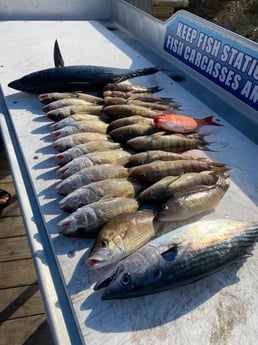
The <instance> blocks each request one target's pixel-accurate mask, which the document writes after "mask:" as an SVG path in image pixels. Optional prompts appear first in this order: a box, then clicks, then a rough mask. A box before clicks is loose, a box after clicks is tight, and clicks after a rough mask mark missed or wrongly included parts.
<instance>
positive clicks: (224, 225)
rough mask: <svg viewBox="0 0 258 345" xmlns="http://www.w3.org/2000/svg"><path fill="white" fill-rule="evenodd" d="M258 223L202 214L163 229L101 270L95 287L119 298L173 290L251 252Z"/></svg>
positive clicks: (107, 296)
mask: <svg viewBox="0 0 258 345" xmlns="http://www.w3.org/2000/svg"><path fill="white" fill-rule="evenodd" d="M257 239H258V224H257V223H245V222H238V221H234V220H228V219H213V220H202V221H198V222H195V223H191V224H188V225H185V226H182V227H179V228H177V229H176V230H173V231H170V232H168V233H166V234H164V235H161V236H159V237H157V238H155V239H153V240H152V241H150V242H148V243H147V244H145V245H144V246H143V247H141V248H140V249H138V250H137V251H135V252H134V253H132V254H130V255H129V256H128V257H127V258H125V259H123V260H122V261H120V262H118V263H117V264H116V265H115V266H114V267H112V269H111V270H109V272H108V273H107V274H106V275H104V276H103V275H102V277H101V278H100V280H99V282H97V283H96V285H95V286H94V290H99V289H102V288H106V289H105V291H104V294H103V296H102V299H104V300H107V299H120V298H129V297H137V296H144V295H150V294H153V293H158V292H161V291H165V290H171V289H175V288H178V287H180V286H184V285H186V284H189V283H192V282H194V281H197V280H199V279H201V278H204V277H207V276H209V275H211V274H213V273H214V272H217V271H219V270H221V269H223V268H225V267H226V266H228V265H230V264H231V263H233V262H235V261H237V260H239V259H240V258H243V257H244V256H246V255H247V254H249V253H250V251H251V249H252V248H253V246H254V244H255V242H256V241H257Z"/></svg>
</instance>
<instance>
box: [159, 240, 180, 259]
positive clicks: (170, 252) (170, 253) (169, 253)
mask: <svg viewBox="0 0 258 345" xmlns="http://www.w3.org/2000/svg"><path fill="white" fill-rule="evenodd" d="M177 253H178V243H173V244H171V246H170V247H169V248H168V249H167V250H165V251H164V252H162V253H161V254H160V255H161V256H162V257H163V259H164V260H165V261H173V260H175V258H176V256H177Z"/></svg>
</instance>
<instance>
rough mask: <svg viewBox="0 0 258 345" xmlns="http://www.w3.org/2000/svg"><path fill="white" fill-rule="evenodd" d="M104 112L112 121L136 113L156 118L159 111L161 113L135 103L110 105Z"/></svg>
mask: <svg viewBox="0 0 258 345" xmlns="http://www.w3.org/2000/svg"><path fill="white" fill-rule="evenodd" d="M103 112H104V114H105V115H107V116H108V117H109V118H110V119H111V121H114V120H117V119H121V118H122V117H127V116H134V115H141V116H145V117H149V118H151V119H154V117H155V116H156V115H157V113H159V112H157V111H154V110H151V109H148V108H145V107H141V106H139V105H133V104H118V105H108V106H106V107H104V108H103Z"/></svg>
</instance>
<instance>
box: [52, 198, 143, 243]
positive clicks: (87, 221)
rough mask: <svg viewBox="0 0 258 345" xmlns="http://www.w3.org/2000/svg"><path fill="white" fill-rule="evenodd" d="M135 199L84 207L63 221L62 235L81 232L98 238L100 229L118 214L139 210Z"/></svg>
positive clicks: (60, 223) (109, 200)
mask: <svg viewBox="0 0 258 345" xmlns="http://www.w3.org/2000/svg"><path fill="white" fill-rule="evenodd" d="M138 206H139V205H138V202H137V201H136V200H135V199H134V198H119V197H118V198H112V199H105V200H101V201H97V202H94V203H92V204H89V205H86V206H82V207H80V208H78V209H77V210H76V211H74V212H73V213H72V214H71V215H69V216H68V217H66V218H65V219H63V220H61V221H60V222H59V223H58V225H59V226H61V227H62V228H63V229H62V230H61V231H60V232H61V233H62V234H65V235H68V236H73V235H76V231H77V230H80V229H81V231H80V233H79V234H80V235H84V236H85V237H96V235H97V233H98V231H99V228H100V227H101V226H102V225H104V224H105V223H106V222H108V221H109V220H110V219H112V218H114V217H115V216H117V215H118V214H122V213H129V212H134V211H136V210H137V208H138Z"/></svg>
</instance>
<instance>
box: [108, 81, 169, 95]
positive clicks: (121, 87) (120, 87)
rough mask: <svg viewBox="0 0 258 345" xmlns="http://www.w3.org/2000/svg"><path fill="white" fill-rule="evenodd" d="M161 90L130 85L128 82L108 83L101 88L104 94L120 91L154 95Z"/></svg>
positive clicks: (155, 87)
mask: <svg viewBox="0 0 258 345" xmlns="http://www.w3.org/2000/svg"><path fill="white" fill-rule="evenodd" d="M161 90H162V89H161V88H159V87H157V86H154V87H147V86H144V85H138V84H131V83H128V82H124V83H121V82H119V83H108V84H107V85H105V86H104V87H103V92H105V91H121V92H137V93H141V92H149V93H155V92H159V91H161Z"/></svg>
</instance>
